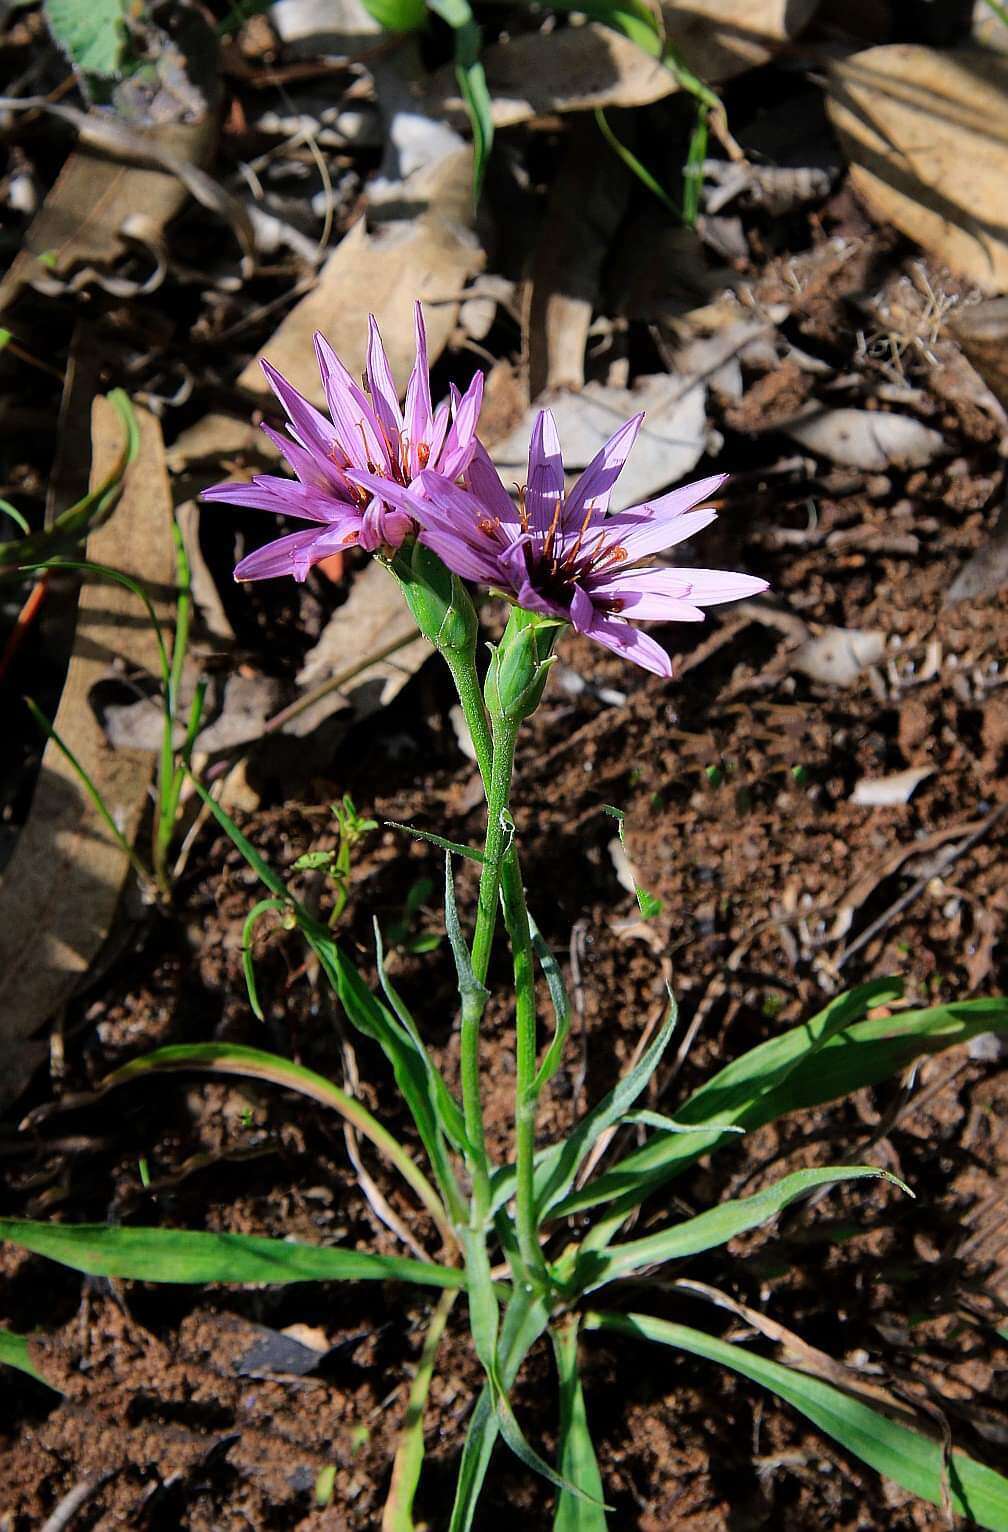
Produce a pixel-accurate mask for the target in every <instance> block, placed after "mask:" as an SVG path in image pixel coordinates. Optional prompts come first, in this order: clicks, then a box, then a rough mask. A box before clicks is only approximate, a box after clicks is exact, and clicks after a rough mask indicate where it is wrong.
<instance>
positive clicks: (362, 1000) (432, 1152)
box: [191, 777, 451, 1195]
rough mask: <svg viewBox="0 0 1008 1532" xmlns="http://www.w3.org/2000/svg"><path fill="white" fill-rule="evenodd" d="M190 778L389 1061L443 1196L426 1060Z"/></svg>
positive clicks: (444, 1176)
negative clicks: (285, 907)
mask: <svg viewBox="0 0 1008 1532" xmlns="http://www.w3.org/2000/svg"><path fill="white" fill-rule="evenodd" d="M191 781H192V783H193V786H194V787H195V789H196V791H197V792H198V793H199V795H200V797H201V798H202V799H203V801H204V803H205V804H206V805H207V807H208V808H209V809H210V812H211V813H212V814H213V816H214V818H215V819H216V820H217V822H218V824H219V825H220V826H221V827H222V829H223V830H224V831H225V832H226V833H227V835H228V836H229V837H230V839H231V841H232V842H233V844H234V845H235V846H236V847H237V849H238V850H239V851H240V852H241V854H242V856H243V857H244V858H245V860H246V861H247V862H248V864H249V866H250V867H251V868H252V870H253V871H254V872H255V873H256V874H257V875H258V877H259V879H260V880H261V882H263V883H264V884H265V885H266V887H267V888H268V889H269V890H270V892H271V893H272V894H274V895H276V897H277V898H278V899H281V900H286V901H287V902H288V903H289V906H290V908H291V910H292V911H293V913H294V915H295V918H296V920H297V924H298V929H299V930H300V931H301V933H302V935H303V936H304V937H305V939H306V941H307V942H308V944H309V946H310V947H311V948H312V950H313V951H314V952H315V954H316V956H317V957H318V959H319V961H320V963H321V964H322V968H323V970H324V972H325V975H326V978H327V979H328V980H329V983H330V984H331V985H332V987H333V989H334V990H335V991H336V993H337V994H338V996H339V1000H340V1004H341V1005H342V1007H343V1009H344V1011H345V1012H346V1015H347V1018H348V1020H349V1021H350V1023H351V1025H352V1026H354V1027H356V1028H357V1030H358V1031H359V1032H362V1033H363V1034H364V1036H365V1037H370V1038H372V1039H373V1040H374V1041H375V1042H377V1043H378V1045H379V1047H380V1048H381V1049H382V1052H383V1053H384V1054H385V1057H386V1058H387V1059H388V1060H389V1063H390V1064H391V1065H392V1070H393V1073H394V1075H395V1079H396V1084H397V1085H398V1087H399V1090H400V1091H401V1093H402V1096H403V1099H404V1100H405V1102H406V1104H407V1106H408V1107H409V1109H410V1112H411V1113H412V1116H413V1121H414V1122H415V1123H416V1127H417V1132H418V1133H419V1134H420V1138H421V1140H422V1142H423V1146H424V1148H425V1149H426V1151H427V1155H428V1158H429V1159H430V1162H431V1165H432V1166H433V1167H434V1171H435V1174H436V1176H437V1179H438V1183H439V1185H440V1186H441V1187H442V1189H443V1190H444V1191H445V1194H446V1195H448V1191H447V1188H448V1186H449V1185H450V1183H451V1167H450V1165H449V1164H448V1161H447V1157H446V1154H445V1148H444V1143H443V1139H442V1135H441V1131H440V1126H439V1123H438V1117H437V1112H436V1109H435V1106H434V1104H433V1103H432V1101H431V1098H430V1092H429V1090H428V1072H429V1068H430V1061H429V1060H426V1061H425V1059H424V1057H422V1056H421V1053H419V1052H418V1051H417V1046H416V1044H415V1043H414V1041H413V1039H412V1038H411V1037H410V1035H409V1033H408V1032H407V1031H406V1030H405V1029H404V1028H403V1027H402V1026H401V1025H400V1024H399V1022H398V1021H397V1019H396V1017H395V1016H394V1015H393V1014H392V1012H391V1011H390V1010H388V1008H387V1007H386V1006H384V1005H382V1004H381V1002H380V1001H379V1000H378V999H377V998H376V997H375V996H374V995H373V994H372V993H371V991H370V989H369V988H368V986H367V985H366V984H365V983H364V980H363V979H362V978H361V976H360V974H359V973H358V972H357V970H356V969H355V968H354V966H353V964H352V963H350V962H349V960H348V959H347V958H346V957H345V955H344V953H343V952H342V950H341V949H340V947H339V945H338V943H337V942H336V941H335V939H334V938H333V935H332V933H331V932H330V931H329V930H328V928H327V927H325V926H323V925H320V924H319V922H318V921H317V920H314V919H313V918H312V916H311V915H310V914H309V912H308V911H307V910H306V909H305V907H304V905H302V904H300V903H299V902H298V901H297V900H296V899H294V898H293V896H292V895H291V894H290V893H289V892H288V889H287V887H286V885H285V884H284V882H283V880H282V879H281V878H280V877H279V876H278V874H277V873H275V872H274V871H273V869H272V867H270V866H269V864H268V862H266V861H265V860H264V858H263V857H262V856H260V854H259V852H258V851H257V850H256V849H255V847H254V846H253V845H252V843H251V841H250V840H249V839H248V837H247V836H246V835H243V834H242V832H241V830H239V828H238V826H237V825H236V824H235V822H234V820H233V819H232V818H231V816H230V815H229V814H228V813H227V812H226V811H225V810H224V809H223V808H221V806H220V804H219V803H217V802H216V801H215V800H214V799H213V798H212V797H211V795H210V794H209V793H208V792H207V790H206V788H205V787H204V786H203V784H202V783H201V782H199V781H197V779H196V778H195V777H192V778H191Z"/></svg>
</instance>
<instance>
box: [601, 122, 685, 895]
mask: <svg viewBox="0 0 1008 1532" xmlns="http://www.w3.org/2000/svg"><path fill="white" fill-rule="evenodd" d="M595 121H596V123H597V125H598V129H599V132H600V133H601V134H602V137H603V138H604V139H605V141H606V143H607V144H608V145H609V147H610V149H611V150H612V151H613V153H614V154H615V155H616V156H617V158H618V159H621V160H622V161H623V163H624V165H625V166H626V167H627V169H628V170H629V171H630V173H631V175H634V176H636V177H637V179H638V181H640V183H641V185H642V186H645V187H647V189H648V191H649V192H650V193H651V195H652V197H657V199H658V201H659V202H660V203H661V204H662V206H663V207H665V208H667V209H668V211H669V212H670V213H671V214H672V216H673V218H675V219H678V220H682V216H683V212H682V208H681V207H680V206H679V205H678V203H676V202H674V201H673V200H672V198H671V197H670V196H669V194H668V192H667V191H666V190H665V188H664V186H662V184H661V182H660V181H658V180H657V179H656V178H655V177H654V176H653V175H652V174H651V172H650V170H648V168H647V166H646V165H645V164H644V163H643V162H642V161H641V160H639V159H638V158H637V156H636V154H634V152H633V150H632V149H628V148H627V146H626V144H625V143H623V141H622V139H620V138H617V136H616V134H615V133H614V132H613V130H612V126H611V125H610V122H609V119H608V118H607V117H606V114H605V112H604V111H603V110H602V108H601V107H600V106H597V107H596V108H595ZM638 898H640V893H638ZM655 913H658V911H656V912H655Z"/></svg>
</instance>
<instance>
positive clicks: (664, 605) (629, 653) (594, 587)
mask: <svg viewBox="0 0 1008 1532" xmlns="http://www.w3.org/2000/svg"><path fill="white" fill-rule="evenodd" d="M643 418H644V417H643V415H637V416H635V417H634V419H633V420H629V421H627V423H626V425H625V426H622V427H621V428H620V430H619V431H617V432H616V434H615V435H614V436H612V437H611V438H610V439H609V441H607V442H606V444H605V446H604V447H603V448H602V449H601V451H600V452H599V453H598V454H597V456H596V457H594V458H593V459H592V461H591V462H590V463H589V464H588V467H587V468H586V469H585V470H584V472H583V473H582V474H581V476H580V478H579V479H578V480H577V482H576V483H575V484H574V486H573V487H572V488H571V489H570V490H568V491H565V488H564V470H563V460H562V458H561V456H560V443H559V440H558V437H557V429H556V422H555V420H554V419H553V416H552V414H551V413H550V412H549V410H543V411H541V412H540V414H539V416H538V418H537V420H536V424H535V429H534V430H533V432H532V442H531V445H530V448H529V467H528V481H527V483H526V485H525V487H524V488H523V489H521V490H519V493H518V498H517V503H515V502H514V501H513V500H512V499H511V496H510V495H509V494H508V492H507V490H506V489H505V488H504V486H503V484H502V483H501V481H500V479H499V477H498V475H497V472H496V470H495V469H494V466H493V464H492V463H491V461H490V459H489V457H488V456H487V453H486V451H485V449H484V448H483V447H482V446H481V445H479V444H477V447H476V450H475V453H474V455H473V458H472V461H471V462H470V464H469V467H468V469H467V471H466V475H465V484H466V486H467V487H465V488H461V487H460V486H459V485H457V484H455V483H453V482H451V481H449V480H448V479H446V478H444V477H443V476H441V475H439V474H437V473H434V472H432V471H431V470H429V469H428V470H425V471H424V472H422V473H420V474H419V475H418V476H417V479H416V481H415V483H414V485H413V486H412V487H411V488H409V489H405V490H401V491H397V492H396V494H395V496H394V498H393V497H392V496H390V499H391V503H392V504H393V505H395V506H397V507H398V508H399V509H400V510H402V511H403V512H404V513H408V514H412V515H413V516H414V517H415V519H416V520H417V521H418V522H419V524H420V540H421V542H424V543H426V544H427V546H428V547H430V548H431V549H433V551H434V552H435V553H437V554H438V555H439V556H440V557H441V558H442V559H443V561H444V562H445V564H447V565H448V567H449V569H453V570H454V571H455V573H456V574H459V575H461V576H463V578H465V579H469V580H477V581H480V582H481V583H482V584H484V585H491V586H495V587H497V588H499V589H502V590H503V591H505V592H506V593H507V594H509V595H510V596H512V597H513V599H514V600H515V601H516V602H517V604H518V605H519V606H521V607H524V608H525V609H526V611H530V612H538V613H540V614H542V615H543V616H546V617H559V618H562V619H563V620H564V621H566V622H569V623H571V624H573V626H574V627H575V628H576V629H577V631H578V632H579V633H584V634H586V635H587V636H588V637H589V638H593V639H595V640H596V642H597V643H600V644H604V645H605V647H606V648H607V649H612V650H615V652H616V653H617V654H621V655H623V656H624V657H625V658H626V659H629V660H633V661H634V663H635V664H637V665H642V666H643V667H644V669H645V670H651V671H654V673H655V674H656V675H660V676H669V675H671V673H672V664H671V661H670V659H669V657H668V655H667V654H666V653H665V650H664V649H663V648H662V647H661V645H660V644H657V643H655V641H654V639H653V638H649V637H648V635H647V634H646V633H642V632H641V631H640V630H639V629H638V628H635V627H634V626H632V623H633V622H638V621H645V622H646V621H652V622H702V621H703V616H704V614H703V608H704V607H706V606H716V605H717V604H718V603H719V602H721V601H735V600H737V599H738V598H739V597H740V596H752V595H755V594H756V593H757V592H759V591H762V590H766V588H767V582H766V581H765V580H758V579H756V578H754V577H753V576H752V575H746V574H733V573H731V572H729V571H727V570H721V569H671V568H669V567H667V566H666V565H664V564H655V563H654V562H653V561H652V562H649V560H651V556H652V555H653V554H656V553H661V552H663V551H664V550H665V549H666V548H671V547H674V546H675V544H676V543H681V542H683V541H685V539H686V538H688V537H692V536H693V534H694V533H695V532H699V531H700V530H701V528H703V527H706V526H709V524H710V523H711V522H712V521H713V520H714V519H715V516H716V514H717V513H716V512H715V511H714V510H712V509H711V508H710V507H707V508H706V509H700V510H698V509H695V507H696V506H697V505H698V504H699V502H701V501H703V500H705V499H707V498H708V496H710V495H712V494H713V493H714V492H715V491H716V490H717V489H719V488H720V486H721V485H722V484H723V483H724V481H725V479H726V478H727V474H717V475H715V477H713V478H710V479H700V480H698V482H697V483H695V484H687V485H685V486H684V487H683V488H682V489H677V490H674V491H673V493H672V494H670V495H663V496H661V498H660V499H658V500H652V501H649V502H648V503H647V504H645V505H638V506H635V507H633V509H631V510H627V511H618V512H615V513H614V514H613V515H609V514H608V511H609V501H610V498H611V495H612V490H613V486H614V484H615V483H616V480H617V478H618V477H619V474H620V470H621V469H622V467H623V464H624V463H625V462H626V459H627V455H628V453H629V451H630V448H631V447H632V446H633V443H634V440H635V438H636V436H637V432H638V431H639V430H640V425H641V421H642V420H643ZM352 477H353V478H354V479H355V480H357V481H358V482H361V483H363V484H364V485H365V486H367V487H369V488H373V480H372V477H371V476H370V475H367V474H363V475H362V474H358V473H356V472H352ZM419 496H422V497H423V498H422V500H421V499H420V498H419Z"/></svg>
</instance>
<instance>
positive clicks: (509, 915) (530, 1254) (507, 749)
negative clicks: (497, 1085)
mask: <svg viewBox="0 0 1008 1532" xmlns="http://www.w3.org/2000/svg"><path fill="white" fill-rule="evenodd" d="M445 659H446V660H447V661H448V665H449V668H450V670H451V673H452V679H453V680H454V682H455V689H456V691H457V692H458V697H459V702H460V703H461V705H462V712H463V715H464V717H465V720H466V724H467V725H468V728H469V734H470V737H471V738H472V742H473V748H474V750H475V752H476V762H477V765H478V766H479V769H480V774H481V775H482V777H483V781H484V783H485V784H486V787H487V800H488V804H489V803H490V800H491V797H493V799H494V803H495V804H496V803H497V802H498V794H499V793H500V791H501V787H502V783H501V781H500V780H499V776H500V774H501V773H502V772H503V769H504V767H505V766H506V769H507V777H506V788H505V795H504V798H503V808H506V807H507V804H508V801H509V798H510V786H511V773H512V770H513V767H514V741H515V736H516V733H517V731H516V730H515V729H513V728H512V727H511V726H509V725H506V724H502V723H500V722H498V728H497V732H496V738H495V739H492V738H491V734H490V723H489V719H488V717H487V712H486V708H485V707H484V705H483V691H482V688H481V686H480V683H479V677H478V676H477V674H476V667H475V665H474V664H473V662H472V660H471V659H469V658H468V657H463V656H462V655H459V654H446V655H445ZM505 730H508V731H509V734H508V735H506V734H504V732H503V731H505ZM505 756H506V759H505ZM495 770H496V772H497V775H495ZM490 817H491V821H492V820H493V819H494V818H498V819H499V813H498V814H496V815H495V813H494V809H493V807H491V809H490ZM487 833H488V839H487V848H488V851H489V844H490V843H489V834H490V825H488V827H487ZM485 866H486V864H484V867H485ZM499 884H500V891H501V894H502V896H503V904H504V921H505V925H506V927H507V932H508V938H509V940H510V943H511V952H512V957H513V962H514V982H515V1052H516V1062H515V1073H516V1082H515V1159H516V1172H517V1187H516V1208H517V1233H518V1246H519V1250H520V1252H521V1255H522V1259H523V1261H524V1263H525V1265H526V1267H527V1268H528V1270H529V1271H531V1272H535V1273H537V1274H543V1272H544V1267H543V1261H542V1253H541V1251H540V1248H539V1239H538V1233H537V1229H536V1221H535V1197H534V1192H533V1175H534V1158H535V1117H536V1093H535V1091H534V1089H533V1081H534V1079H535V1066H536V1004H535V966H534V958H533V949H532V938H531V934H530V932H529V922H528V910H527V909H526V906H525V889H524V886H523V884H522V875H521V865H520V863H519V860H518V851H517V848H516V847H515V846H514V845H510V846H509V847H508V848H507V850H506V852H505V853H504V857H503V862H502V864H501V867H500V874H499ZM482 892H483V883H482V880H481V883H480V893H481V896H482ZM484 908H485V907H484V906H483V903H482V898H481V906H480V910H481V913H483V911H484ZM487 915H488V919H487V921H486V922H484V923H481V922H479V921H477V936H478V937H480V936H482V937H484V938H485V939H486V940H490V939H492V936H493V924H492V920H490V919H489V915H490V912H489V911H488V912H487ZM493 915H494V916H495V915H496V897H495V907H494V911H493ZM480 956H482V954H480ZM487 956H489V947H487ZM477 961H478V958H477V946H476V941H475V940H474V942H473V970H474V972H475V973H476V977H477V978H478V979H479V980H480V983H483V982H484V980H485V977H486V969H485V968H483V969H482V970H481V969H480V968H479V967H478V966H477ZM481 1016H482V1012H481ZM478 1025H479V1024H478V1021H477V1023H476V1026H475V1027H474V1028H473V1029H472V1033H471V1035H470V1036H469V1037H468V1038H466V1039H465V1043H467V1044H468V1046H469V1047H471V1048H472V1049H473V1050H475V1049H477V1048H478V1043H479V1032H478ZM465 1057H466V1055H465V1044H464V1051H463V1058H464V1059H465ZM469 1067H470V1068H471V1069H473V1070H474V1071H476V1073H477V1090H478V1063H477V1061H476V1059H475V1058H473V1059H471V1060H469ZM463 1099H465V1094H464V1093H463ZM476 1099H477V1101H478V1095H477V1098H476ZM481 1124H482V1116H481ZM467 1128H468V1119H467Z"/></svg>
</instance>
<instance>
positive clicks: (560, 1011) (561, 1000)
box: [528, 915, 571, 1096]
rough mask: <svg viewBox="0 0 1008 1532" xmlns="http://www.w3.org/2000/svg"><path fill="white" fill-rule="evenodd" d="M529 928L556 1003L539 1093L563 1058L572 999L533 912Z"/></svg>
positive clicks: (534, 1092)
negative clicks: (533, 917)
mask: <svg viewBox="0 0 1008 1532" xmlns="http://www.w3.org/2000/svg"><path fill="white" fill-rule="evenodd" d="M528 923H529V932H530V934H531V937H532V945H533V947H534V948H535V953H536V957H537V958H538V959H539V966H540V968H541V969H542V971H543V975H544V977H545V979H546V988H547V989H548V990H549V997H550V1000H551V1002H552V1005H553V1017H554V1028H553V1036H552V1038H551V1039H550V1045H549V1047H548V1048H547V1049H546V1052H545V1054H544V1055H543V1061H542V1063H541V1064H540V1065H539V1068H538V1070H537V1072H536V1077H535V1079H534V1080H533V1082H532V1095H533V1096H538V1095H539V1093H540V1091H541V1090H542V1089H543V1087H544V1086H545V1085H546V1084H547V1083H548V1082H549V1081H550V1080H552V1078H553V1076H554V1075H555V1074H556V1072H557V1070H558V1069H559V1067H560V1064H561V1062H562V1060H563V1051H564V1047H565V1046H566V1043H567V1038H568V1037H569V1036H570V1024H571V1017H570V1000H569V999H568V996H567V986H566V985H565V984H564V981H563V974H562V973H561V972H560V964H559V963H558V962H557V960H556V958H555V957H554V956H553V953H552V952H551V951H550V949H549V947H548V946H547V945H546V943H545V942H544V941H543V938H542V935H541V933H540V931H539V927H538V926H537V925H536V923H535V921H534V920H533V919H532V916H531V915H529V917H528Z"/></svg>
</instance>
